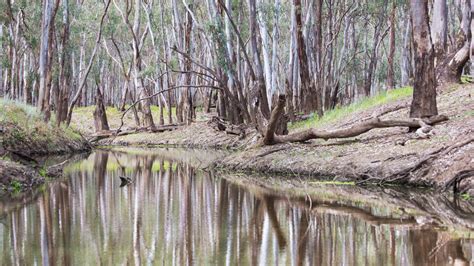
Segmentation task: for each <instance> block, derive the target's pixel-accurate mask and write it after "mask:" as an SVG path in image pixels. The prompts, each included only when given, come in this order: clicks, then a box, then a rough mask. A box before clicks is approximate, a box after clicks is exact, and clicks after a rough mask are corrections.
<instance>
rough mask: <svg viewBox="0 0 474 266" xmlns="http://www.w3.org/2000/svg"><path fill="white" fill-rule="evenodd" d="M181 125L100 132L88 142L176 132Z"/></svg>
mask: <svg viewBox="0 0 474 266" xmlns="http://www.w3.org/2000/svg"><path fill="white" fill-rule="evenodd" d="M182 126H183V124H169V125H162V126H156V127H155V128H154V129H149V128H146V127H143V128H134V129H129V130H115V129H114V130H102V131H100V132H97V133H95V134H93V135H91V136H90V138H89V140H88V141H89V142H96V141H99V140H101V139H106V138H111V137H117V136H125V135H130V134H136V133H140V132H153V133H159V132H164V131H172V130H176V129H178V128H180V127H182Z"/></svg>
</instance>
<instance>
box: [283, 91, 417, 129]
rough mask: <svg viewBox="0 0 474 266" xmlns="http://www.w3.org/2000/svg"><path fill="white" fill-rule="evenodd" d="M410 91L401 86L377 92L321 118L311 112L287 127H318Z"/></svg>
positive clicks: (405, 94) (409, 93) (391, 100)
mask: <svg viewBox="0 0 474 266" xmlns="http://www.w3.org/2000/svg"><path fill="white" fill-rule="evenodd" d="M412 93H413V89H412V88H411V87H403V88H399V89H395V90H391V91H385V92H382V93H379V94H378V95H376V96H373V97H370V98H365V99H363V100H361V101H359V102H357V103H353V104H351V105H348V106H342V107H340V106H338V107H336V108H335V109H333V110H330V111H327V112H326V113H325V114H324V116H323V117H321V118H320V117H318V116H317V115H316V114H313V115H312V117H311V118H310V119H308V120H305V121H301V122H296V123H291V124H290V125H289V127H290V129H303V128H310V127H318V126H321V125H325V124H328V123H331V122H335V121H337V120H339V119H341V118H343V117H345V116H347V115H348V114H351V113H354V112H359V111H363V110H367V109H369V108H372V107H375V106H380V105H383V104H386V103H389V102H393V101H396V100H399V99H401V98H405V97H408V96H410V95H412Z"/></svg>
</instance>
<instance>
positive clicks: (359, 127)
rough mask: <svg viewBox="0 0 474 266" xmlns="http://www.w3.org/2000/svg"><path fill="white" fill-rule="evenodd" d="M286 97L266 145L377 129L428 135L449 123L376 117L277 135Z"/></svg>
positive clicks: (438, 117)
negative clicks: (337, 126)
mask: <svg viewBox="0 0 474 266" xmlns="http://www.w3.org/2000/svg"><path fill="white" fill-rule="evenodd" d="M285 102H286V100H285V95H280V96H279V99H278V103H277V106H276V107H275V108H274V109H273V111H272V114H271V117H270V120H269V122H268V126H267V128H266V130H265V134H264V137H263V144H264V145H274V144H279V143H286V142H304V141H308V140H311V139H324V140H328V139H335V138H351V137H355V136H358V135H360V134H363V133H365V132H368V131H370V130H372V129H376V128H388V127H408V128H412V129H418V128H421V130H420V131H418V132H420V133H427V132H429V131H430V130H431V126H430V125H434V124H436V123H440V122H443V121H447V120H448V117H447V116H444V115H436V116H432V117H429V118H422V119H420V118H407V119H398V120H382V119H380V117H378V116H377V117H374V118H371V119H369V120H367V121H363V122H360V123H358V124H355V125H353V126H350V127H347V128H342V129H335V130H318V129H316V128H310V129H307V130H303V131H299V132H295V133H291V134H288V135H276V134H275V129H276V127H277V123H278V120H279V117H280V116H282V115H283V112H284V107H285Z"/></svg>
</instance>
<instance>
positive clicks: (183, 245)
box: [0, 149, 474, 265]
mask: <svg viewBox="0 0 474 266" xmlns="http://www.w3.org/2000/svg"><path fill="white" fill-rule="evenodd" d="M209 156H211V155H209V154H206V153H202V154H199V153H198V155H197V156H196V155H194V157H193V158H190V157H192V156H188V157H187V155H186V152H178V153H177V152H176V151H174V150H160V151H156V152H155V151H152V150H146V151H143V152H142V151H140V150H136V149H132V150H130V151H123V150H122V151H114V152H112V151H96V152H95V153H92V154H91V155H90V156H88V158H86V159H83V160H81V161H78V162H75V163H72V164H70V165H69V166H67V167H66V169H65V177H64V178H62V179H61V180H56V181H52V182H50V183H48V185H45V186H43V187H42V188H40V190H41V192H40V193H38V196H36V197H34V198H33V199H31V200H30V202H29V203H28V204H26V205H25V204H22V205H20V206H17V207H15V208H8V210H7V209H6V208H3V209H1V208H0V214H1V216H0V222H1V223H0V250H1V254H0V264H1V265H41V264H42V265H99V264H102V265H139V264H140V265H190V264H194V265H208V264H211V265H449V264H452V265H472V264H473V257H472V256H473V253H474V252H473V250H474V241H472V240H470V239H469V238H471V237H466V235H471V236H472V234H471V232H470V230H469V229H465V230H457V231H456V230H453V229H449V228H448V227H443V226H439V225H438V226H434V225H433V226H431V225H426V224H425V225H420V222H419V221H418V220H415V219H413V218H407V219H402V218H391V217H394V216H393V215H394V214H393V213H392V212H391V211H390V210H385V209H384V208H378V209H377V210H374V209H373V207H371V206H365V205H363V203H357V202H356V203H354V204H353V205H352V206H350V207H349V206H346V205H343V204H337V202H336V204H332V205H319V206H318V208H316V207H315V206H312V203H311V202H312V201H310V203H308V202H309V201H308V200H305V197H300V198H295V197H289V196H287V195H285V194H284V193H283V194H269V193H266V192H265V191H263V190H262V191H261V190H259V189H256V188H255V186H253V187H252V188H248V187H246V186H245V182H244V185H242V182H241V184H236V183H231V182H230V181H229V180H228V179H226V178H222V177H220V176H218V175H215V174H213V173H212V172H208V171H206V170H202V169H201V168H202V167H201V165H199V164H200V163H201V162H204V161H206V160H207V159H209V158H208V157H209ZM190 160H194V162H196V161H197V162H198V163H197V164H198V166H199V167H192V166H191V163H190ZM193 165H194V166H196V163H194V164H193ZM119 176H127V177H129V178H131V179H132V180H133V181H132V183H131V184H129V185H127V186H124V187H120V184H121V181H120V179H119ZM328 189H330V188H328ZM314 200H315V201H316V200H317V199H314ZM2 206H3V205H2ZM354 206H356V207H357V208H354ZM374 213H376V214H374ZM467 215H470V214H467Z"/></svg>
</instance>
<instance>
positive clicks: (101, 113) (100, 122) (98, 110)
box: [94, 85, 109, 132]
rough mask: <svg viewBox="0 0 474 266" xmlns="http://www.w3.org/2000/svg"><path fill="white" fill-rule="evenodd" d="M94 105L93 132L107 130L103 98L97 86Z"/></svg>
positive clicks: (107, 124)
mask: <svg viewBox="0 0 474 266" xmlns="http://www.w3.org/2000/svg"><path fill="white" fill-rule="evenodd" d="M95 101H96V105H95V110H94V126H95V132H99V131H102V130H109V123H108V121H107V114H106V112H105V106H104V97H103V94H102V92H101V90H100V86H99V85H97V94H96V99H95Z"/></svg>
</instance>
